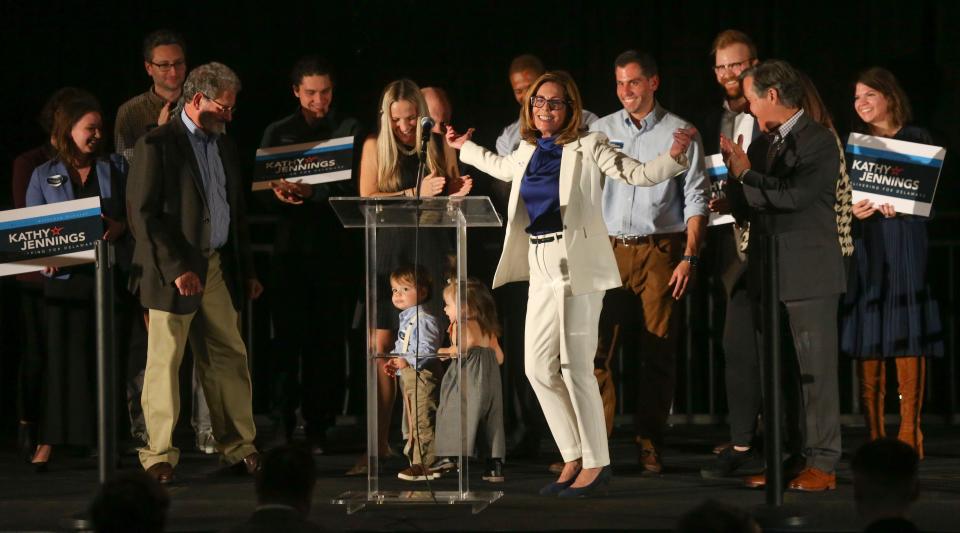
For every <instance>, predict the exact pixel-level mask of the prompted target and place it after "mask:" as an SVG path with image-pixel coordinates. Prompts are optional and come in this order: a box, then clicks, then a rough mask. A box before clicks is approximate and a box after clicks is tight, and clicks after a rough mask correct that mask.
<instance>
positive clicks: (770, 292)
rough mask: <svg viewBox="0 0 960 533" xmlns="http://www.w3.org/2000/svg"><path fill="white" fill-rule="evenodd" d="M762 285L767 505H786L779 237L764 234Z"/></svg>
mask: <svg viewBox="0 0 960 533" xmlns="http://www.w3.org/2000/svg"><path fill="white" fill-rule="evenodd" d="M764 238H765V240H766V242H765V244H766V246H765V249H766V253H765V254H763V284H762V286H761V287H762V288H761V291H760V297H761V298H762V300H761V303H760V306H761V307H760V309H761V314H762V316H763V318H762V319H761V320H762V321H763V381H764V383H763V385H764V387H763V388H764V394H763V431H764V434H765V435H766V438H765V439H764V441H765V442H764V454H765V457H766V462H767V474H766V476H767V484H766V491H767V505H770V506H774V507H780V506H781V505H783V464H782V462H781V461H780V450H781V448H782V446H781V434H780V413H781V404H780V387H779V382H780V285H779V281H780V280H779V275H778V272H777V262H778V257H777V237H776V236H775V235H769V236H766V237H764Z"/></svg>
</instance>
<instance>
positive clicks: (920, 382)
mask: <svg viewBox="0 0 960 533" xmlns="http://www.w3.org/2000/svg"><path fill="white" fill-rule="evenodd" d="M896 362H897V388H898V391H899V392H900V433H899V434H898V435H897V438H898V439H900V440H901V441H903V442H905V443H907V444H909V445H910V446H911V447H912V448H913V449H914V450H916V452H917V455H918V456H920V458H921V459H923V433H922V432H921V431H920V408H921V407H922V406H923V389H924V385H925V384H926V369H927V360H926V359H924V358H923V357H897V359H896Z"/></svg>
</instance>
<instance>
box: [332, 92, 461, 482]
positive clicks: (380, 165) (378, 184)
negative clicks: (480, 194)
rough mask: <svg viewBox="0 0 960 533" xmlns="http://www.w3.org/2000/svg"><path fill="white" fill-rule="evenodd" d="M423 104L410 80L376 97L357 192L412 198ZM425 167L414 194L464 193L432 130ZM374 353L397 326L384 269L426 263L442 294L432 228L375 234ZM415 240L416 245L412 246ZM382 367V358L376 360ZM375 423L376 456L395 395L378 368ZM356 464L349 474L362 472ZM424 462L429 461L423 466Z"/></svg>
mask: <svg viewBox="0 0 960 533" xmlns="http://www.w3.org/2000/svg"><path fill="white" fill-rule="evenodd" d="M428 115H429V112H428V110H427V104H426V102H425V101H424V99H423V94H422V93H421V92H420V88H419V87H418V86H417V84H416V83H414V82H413V81H411V80H407V79H402V80H396V81H393V82H390V83H389V84H388V85H387V86H386V88H384V90H383V95H382V96H381V97H380V123H379V129H378V131H377V133H376V134H373V135H370V136H369V137H367V139H366V141H364V143H363V151H362V155H361V157H360V196H364V197H373V198H377V197H410V198H414V197H417V196H418V194H417V172H418V170H419V159H418V154H419V153H420V150H421V148H422V140H421V139H422V138H423V137H422V136H421V132H422V130H421V127H420V118H421V117H425V116H428ZM426 151H427V158H426V159H427V160H426V163H427V170H426V173H425V174H426V175H425V176H424V177H423V180H422V181H421V183H420V191H419V196H421V197H431V196H438V195H442V194H448V195H451V196H463V195H465V194H467V193H468V192H470V188H471V186H472V185H473V182H472V180H471V179H470V177H469V176H460V170H459V168H458V165H457V158H456V154H455V153H454V151H453V150H452V149H451V148H450V147H448V146H446V145H445V144H444V142H443V138H442V137H441V136H440V135H437V134H431V135H430V137H429V140H428V141H427V146H426ZM377 242H378V247H377V272H378V273H380V274H381V275H380V276H379V279H378V280H377V284H378V291H377V310H376V311H377V315H376V316H377V328H376V340H375V342H376V349H377V353H380V354H385V353H388V352H389V351H390V349H391V347H392V346H393V343H394V340H395V339H396V334H395V333H394V330H395V329H396V328H397V324H396V322H397V313H396V311H395V310H394V309H393V306H392V304H391V302H390V284H389V273H390V272H392V271H394V270H396V268H397V267H399V266H400V265H403V264H413V263H415V262H416V263H418V264H421V265H425V266H426V267H427V268H428V269H431V270H433V271H432V272H431V274H432V276H431V277H432V278H433V279H434V280H436V287H434V288H433V289H434V290H431V294H433V295H439V294H441V293H442V292H443V280H444V279H445V276H444V275H443V274H445V272H438V271H436V270H437V269H438V268H440V265H443V264H445V258H446V255H447V252H448V251H449V250H450V244H449V242H448V241H447V240H446V239H445V238H444V235H442V234H441V233H440V232H439V231H438V230H436V229H421V231H420V236H419V238H417V239H415V238H414V235H413V232H412V231H411V230H407V229H397V230H391V229H388V230H379V231H378V237H377ZM415 244H416V246H415ZM427 306H428V308H431V309H433V311H434V313H433V314H435V315H439V314H440V305H439V297H437V296H435V297H433V298H431V301H430V302H428V303H427ZM379 361H380V364H381V365H382V364H383V362H384V361H386V359H381V360H379ZM377 376H378V379H379V380H380V381H379V383H378V389H377V390H378V410H377V419H378V420H377V421H378V424H379V427H378V436H379V448H380V450H379V452H380V455H389V454H390V453H391V452H390V449H389V447H388V445H387V434H388V432H389V430H390V414H391V412H392V410H393V402H394V399H395V397H396V383H395V381H394V379H393V378H391V377H389V376H388V375H387V374H386V373H385V372H382V371H381V372H377ZM363 465H365V463H362V462H361V463H358V465H357V466H356V467H355V468H354V469H352V471H351V473H363V470H364V469H363ZM427 466H429V465H427Z"/></svg>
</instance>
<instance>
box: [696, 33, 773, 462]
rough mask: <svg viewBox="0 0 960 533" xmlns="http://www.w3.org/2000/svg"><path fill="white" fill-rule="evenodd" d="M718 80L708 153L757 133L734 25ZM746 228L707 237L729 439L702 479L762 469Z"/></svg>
mask: <svg viewBox="0 0 960 533" xmlns="http://www.w3.org/2000/svg"><path fill="white" fill-rule="evenodd" d="M713 55H714V66H713V72H714V74H715V75H716V78H717V83H718V84H719V85H720V87H721V89H722V90H723V105H722V107H720V108H714V110H713V111H712V112H711V113H710V114H709V115H708V116H707V117H706V118H705V119H704V121H703V124H704V140H703V145H704V147H705V148H706V153H707V154H708V155H709V154H716V153H718V152H719V151H720V135H721V134H722V135H724V136H726V137H727V138H728V139H738V138H739V139H742V140H743V149H744V150H746V149H747V148H748V147H749V146H750V141H751V140H752V139H753V137H754V134H755V133H757V132H756V131H755V130H756V121H755V120H754V118H753V116H752V115H751V114H750V109H749V105H747V99H746V97H745V96H744V94H743V88H742V86H741V83H740V78H739V76H740V73H741V72H743V71H744V70H745V69H747V68H749V67H751V66H753V65H755V64H756V63H757V48H756V46H755V45H754V44H753V41H752V40H751V39H750V37H749V36H748V35H747V34H745V33H743V32H741V31H737V30H725V31H722V32H720V33H719V34H718V35H717V37H716V38H715V39H714V41H713ZM725 203H726V200H725V199H723V198H713V199H711V201H710V207H711V208H712V209H720V208H721V206H723V204H725ZM745 229H746V228H741V227H739V226H737V225H736V224H729V225H723V226H716V227H713V228H711V230H710V232H709V235H708V241H709V242H710V248H712V249H713V250H714V252H713V257H712V258H713V260H714V261H715V263H714V264H713V268H712V270H713V271H714V272H717V273H718V274H719V275H720V280H721V282H722V283H723V288H724V293H725V294H726V297H727V307H726V314H725V316H726V320H725V321H724V328H723V353H724V359H725V363H726V365H725V366H726V368H725V379H726V392H727V405H728V409H729V420H730V444H729V445H726V446H721V447H720V448H721V449H720V451H719V454H718V456H717V461H716V462H715V464H713V465H711V466H708V467H705V468H703V469H701V471H700V474H701V475H702V476H703V477H704V478H716V477H728V476H744V475H752V474H756V473H758V472H759V471H760V469H762V468H763V463H762V461H761V460H760V457H759V456H758V455H757V454H756V453H755V451H754V450H753V449H752V448H751V443H752V442H753V438H754V434H755V432H756V429H757V416H758V414H759V413H760V407H761V397H760V361H759V359H758V356H757V343H756V338H755V337H754V334H753V317H752V316H751V307H750V298H749V296H748V295H747V284H746V276H745V274H746V271H747V256H746V254H744V253H743V251H742V250H741V249H740V243H741V239H745V238H746V237H745V236H744V235H743V233H744V231H745Z"/></svg>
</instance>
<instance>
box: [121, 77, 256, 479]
mask: <svg viewBox="0 0 960 533" xmlns="http://www.w3.org/2000/svg"><path fill="white" fill-rule="evenodd" d="M239 90H240V80H239V78H237V75H236V74H234V72H233V71H232V70H230V69H229V68H228V67H227V66H225V65H222V64H220V63H209V64H206V65H203V66H200V67H197V68H196V69H194V70H193V71H192V72H190V75H189V76H188V77H187V80H186V82H185V83H184V88H183V97H182V109H181V110H178V111H177V113H176V115H175V117H174V119H172V120H170V121H169V122H168V123H166V124H164V125H163V126H160V127H159V128H156V129H154V130H153V131H151V132H150V133H148V134H146V135H144V136H143V137H141V138H140V140H139V141H137V145H136V148H135V152H134V153H135V157H134V164H133V166H132V167H131V169H130V175H129V178H128V187H127V204H128V210H129V221H130V228H131V231H132V233H133V236H134V238H135V239H136V248H135V251H134V260H133V268H132V272H131V285H132V286H133V289H134V290H139V291H140V302H141V304H142V305H143V307H144V308H146V309H148V310H149V325H148V340H147V368H146V372H145V374H144V386H143V396H142V399H141V402H142V404H143V412H144V418H145V421H146V426H147V434H148V437H149V442H148V444H147V446H145V447H144V448H141V449H140V463H141V464H142V465H143V467H144V468H145V469H146V470H147V472H148V473H149V474H150V475H152V476H153V477H155V478H156V479H158V480H159V481H160V482H161V483H166V482H169V481H171V480H172V479H173V467H174V466H176V464H177V461H178V459H179V456H180V451H179V450H178V449H177V448H175V447H174V446H173V441H172V437H173V429H174V427H175V426H176V423H177V416H178V415H179V407H180V405H179V397H180V393H179V391H178V383H177V371H178V369H179V366H180V362H181V360H182V358H183V350H184V345H185V343H186V340H187V334H188V332H189V330H190V324H191V322H192V321H193V319H194V317H195V316H196V317H198V318H199V319H201V320H202V326H203V338H204V340H205V341H206V346H207V350H206V352H207V353H206V354H205V355H204V356H203V357H199V360H198V361H197V371H198V372H199V374H200V381H201V383H202V385H203V390H204V394H205V395H206V397H207V399H208V403H209V406H210V416H211V422H212V425H213V433H214V438H215V439H216V441H217V443H218V449H219V451H220V452H221V453H222V454H223V460H224V461H225V462H226V463H228V464H231V465H236V467H237V468H238V469H242V470H246V471H247V472H250V473H252V472H254V471H256V469H257V467H258V465H259V454H258V453H257V450H256V448H255V447H254V446H253V439H254V436H255V435H256V427H255V425H254V422H253V408H252V404H251V387H250V373H249V370H248V369H247V352H246V347H245V346H244V344H243V339H242V338H241V336H240V331H239V315H238V311H237V310H238V309H239V308H240V305H241V303H242V302H243V300H244V297H245V293H246V296H248V297H251V298H256V297H258V296H259V294H260V292H261V291H262V290H263V289H262V287H261V286H260V283H259V282H258V281H257V279H256V277H255V275H254V272H253V261H252V257H251V253H250V243H249V239H248V236H247V228H246V220H245V211H244V202H243V184H242V181H241V177H240V167H239V158H238V156H237V152H236V148H235V147H234V145H233V143H232V142H231V141H230V140H229V139H228V138H226V137H225V136H224V135H223V134H224V131H225V128H226V123H227V122H229V121H230V120H231V119H232V116H233V110H234V109H235V108H236V99H237V92H239ZM198 353H199V351H198Z"/></svg>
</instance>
